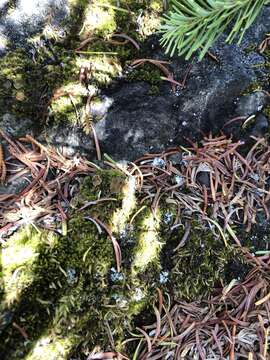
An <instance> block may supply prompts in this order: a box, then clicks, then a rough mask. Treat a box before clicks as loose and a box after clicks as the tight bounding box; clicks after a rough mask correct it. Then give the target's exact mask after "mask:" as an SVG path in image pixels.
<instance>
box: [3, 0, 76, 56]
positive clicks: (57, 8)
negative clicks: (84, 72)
mask: <svg viewBox="0 0 270 360" xmlns="http://www.w3.org/2000/svg"><path fill="white" fill-rule="evenodd" d="M11 3H12V1H10V0H0V15H1V17H0V53H1V52H4V51H5V50H6V48H7V45H11V46H12V47H16V46H22V47H25V46H27V39H29V37H30V36H33V35H34V34H36V33H38V32H40V31H41V30H42V29H43V28H45V27H46V25H48V23H49V22H48V20H49V19H50V25H49V26H53V27H54V30H55V31H59V32H60V33H61V32H63V31H64V29H63V28H62V21H63V20H64V19H65V17H66V16H68V14H69V12H70V9H69V6H68V1H67V0H18V1H13V4H11Z"/></svg>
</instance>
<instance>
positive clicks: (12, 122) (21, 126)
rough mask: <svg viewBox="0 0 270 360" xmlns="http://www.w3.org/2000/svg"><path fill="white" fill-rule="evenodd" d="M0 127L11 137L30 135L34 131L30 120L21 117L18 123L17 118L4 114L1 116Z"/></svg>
mask: <svg viewBox="0 0 270 360" xmlns="http://www.w3.org/2000/svg"><path fill="white" fill-rule="evenodd" d="M0 126H1V129H2V130H3V131H5V132H7V133H8V134H9V135H10V136H13V137H19V136H25V134H32V133H33V129H34V124H33V121H32V120H30V119H27V118H23V117H22V118H20V120H19V121H18V118H17V117H16V116H15V115H13V114H11V113H6V114H4V115H3V116H2V119H0Z"/></svg>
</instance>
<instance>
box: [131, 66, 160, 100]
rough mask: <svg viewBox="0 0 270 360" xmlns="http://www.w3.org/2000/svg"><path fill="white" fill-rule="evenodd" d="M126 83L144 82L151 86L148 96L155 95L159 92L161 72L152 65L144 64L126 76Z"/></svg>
mask: <svg viewBox="0 0 270 360" xmlns="http://www.w3.org/2000/svg"><path fill="white" fill-rule="evenodd" d="M127 81H130V82H133V81H146V82H148V83H149V84H150V85H151V87H150V90H149V94H150V95H157V94H159V92H160V90H159V86H160V84H161V83H162V79H161V72H160V70H159V69H157V68H156V67H154V66H153V65H150V64H145V65H143V66H142V67H140V68H137V69H134V70H132V71H131V72H130V73H129V74H128V76H127Z"/></svg>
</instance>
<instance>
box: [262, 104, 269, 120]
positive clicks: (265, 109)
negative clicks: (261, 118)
mask: <svg viewBox="0 0 270 360" xmlns="http://www.w3.org/2000/svg"><path fill="white" fill-rule="evenodd" d="M263 113H264V115H265V116H266V117H267V118H268V119H269V120H270V105H268V106H266V107H265V108H264V109H263Z"/></svg>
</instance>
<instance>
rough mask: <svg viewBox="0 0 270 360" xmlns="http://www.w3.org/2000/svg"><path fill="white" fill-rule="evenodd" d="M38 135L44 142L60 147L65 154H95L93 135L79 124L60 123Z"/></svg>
mask: <svg viewBox="0 0 270 360" xmlns="http://www.w3.org/2000/svg"><path fill="white" fill-rule="evenodd" d="M36 137H37V139H38V140H39V141H41V142H43V143H48V144H50V145H52V146H54V147H55V148H57V149H59V150H60V152H61V153H62V154H63V155H64V156H74V155H75V154H77V153H80V155H82V156H92V157H93V156H95V146H94V142H93V140H92V135H86V134H85V133H84V132H83V130H82V129H81V128H79V127H78V126H72V125H70V124H58V125H55V126H52V127H51V128H48V129H46V132H44V133H42V134H40V135H38V133H37V134H36Z"/></svg>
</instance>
